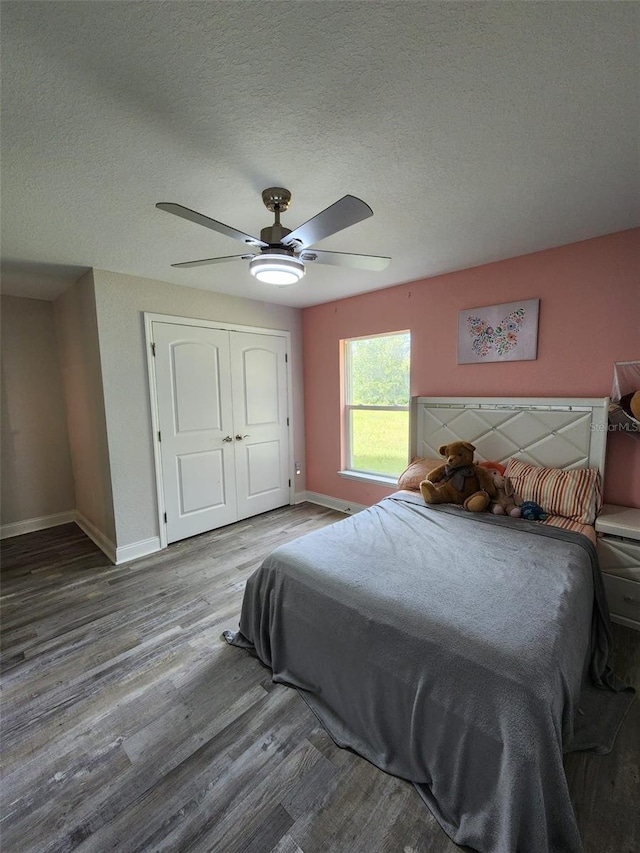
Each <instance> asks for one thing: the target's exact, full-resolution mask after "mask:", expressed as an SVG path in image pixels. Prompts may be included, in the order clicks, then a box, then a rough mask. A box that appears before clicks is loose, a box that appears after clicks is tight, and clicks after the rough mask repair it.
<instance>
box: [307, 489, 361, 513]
mask: <svg viewBox="0 0 640 853" xmlns="http://www.w3.org/2000/svg"><path fill="white" fill-rule="evenodd" d="M303 501H309V503H312V504H319V506H326V507H328V508H329V509H337V510H338V512H344V513H346V514H347V515H353V514H354V513H355V512H362V510H363V509H367V507H366V506H364V504H356V503H351V502H349V501H343V500H340V498H332V497H330V496H329V495H321V494H319V493H318V492H296V500H295V502H296V503H302V502H303Z"/></svg>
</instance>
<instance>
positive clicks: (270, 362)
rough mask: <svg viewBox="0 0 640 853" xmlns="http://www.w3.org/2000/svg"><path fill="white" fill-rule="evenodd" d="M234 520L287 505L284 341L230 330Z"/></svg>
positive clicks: (287, 430)
mask: <svg viewBox="0 0 640 853" xmlns="http://www.w3.org/2000/svg"><path fill="white" fill-rule="evenodd" d="M230 343H231V384H232V389H233V424H234V430H235V431H234V441H235V446H236V492H237V500H238V518H248V517H249V516H251V515H256V514H257V513H260V512H266V511H267V510H269V509H275V508H276V507H279V506H284V505H285V504H288V503H289V476H290V475H289V426H288V424H287V411H288V403H287V364H286V341H285V339H284V338H283V337H279V336H276V335H267V334H253V333H249V332H231V339H230Z"/></svg>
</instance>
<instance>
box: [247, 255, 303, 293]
mask: <svg viewBox="0 0 640 853" xmlns="http://www.w3.org/2000/svg"><path fill="white" fill-rule="evenodd" d="M249 271H250V273H251V275H253V276H255V277H256V278H257V279H258V281H262V282H264V283H265V284H276V285H280V286H281V287H282V286H283V285H287V284H296V283H297V282H299V281H300V279H301V278H302V277H303V275H304V273H305V269H304V264H303V263H302V261H299V260H298V259H297V258H292V257H290V256H289V255H278V254H268V255H267V254H265V255H258V256H257V257H256V258H254V259H253V260H252V261H251V262H250V263H249Z"/></svg>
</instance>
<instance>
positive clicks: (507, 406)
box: [411, 397, 609, 477]
mask: <svg viewBox="0 0 640 853" xmlns="http://www.w3.org/2000/svg"><path fill="white" fill-rule="evenodd" d="M608 407H609V398H608V397H600V398H572V399H562V398H553V397H550V398H533V397H509V398H502V397H413V398H412V400H411V449H412V453H411V455H412V457H413V456H426V457H428V458H431V459H433V458H437V457H438V456H439V454H438V448H439V447H440V446H441V445H442V444H449V443H450V442H452V441H470V442H471V443H472V444H474V445H475V447H476V454H475V459H476V461H478V462H485V461H489V460H491V461H495V462H502V463H504V464H505V465H506V463H507V460H508V459H510V458H512V457H513V458H515V459H521V460H523V461H524V462H529V463H531V464H532V465H540V466H545V467H549V468H598V469H599V471H600V475H601V477H604V461H605V453H606V446H607V423H608V419H607V416H608Z"/></svg>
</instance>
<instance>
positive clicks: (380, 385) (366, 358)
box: [344, 332, 411, 478]
mask: <svg viewBox="0 0 640 853" xmlns="http://www.w3.org/2000/svg"><path fill="white" fill-rule="evenodd" d="M410 345H411V335H410V334H409V332H397V333H394V334H390V335H378V336H376V337H375V338H353V339H351V340H346V341H344V366H345V377H344V379H345V385H344V387H345V417H346V424H345V427H346V429H345V436H346V447H345V451H346V452H345V462H346V467H347V468H348V470H349V471H354V472H360V473H364V474H378V475H383V476H386V477H392V478H396V477H397V476H398V475H399V474H400V473H401V472H402V471H403V470H404V468H405V467H406V465H407V460H408V455H409V453H408V448H409V362H410Z"/></svg>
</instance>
